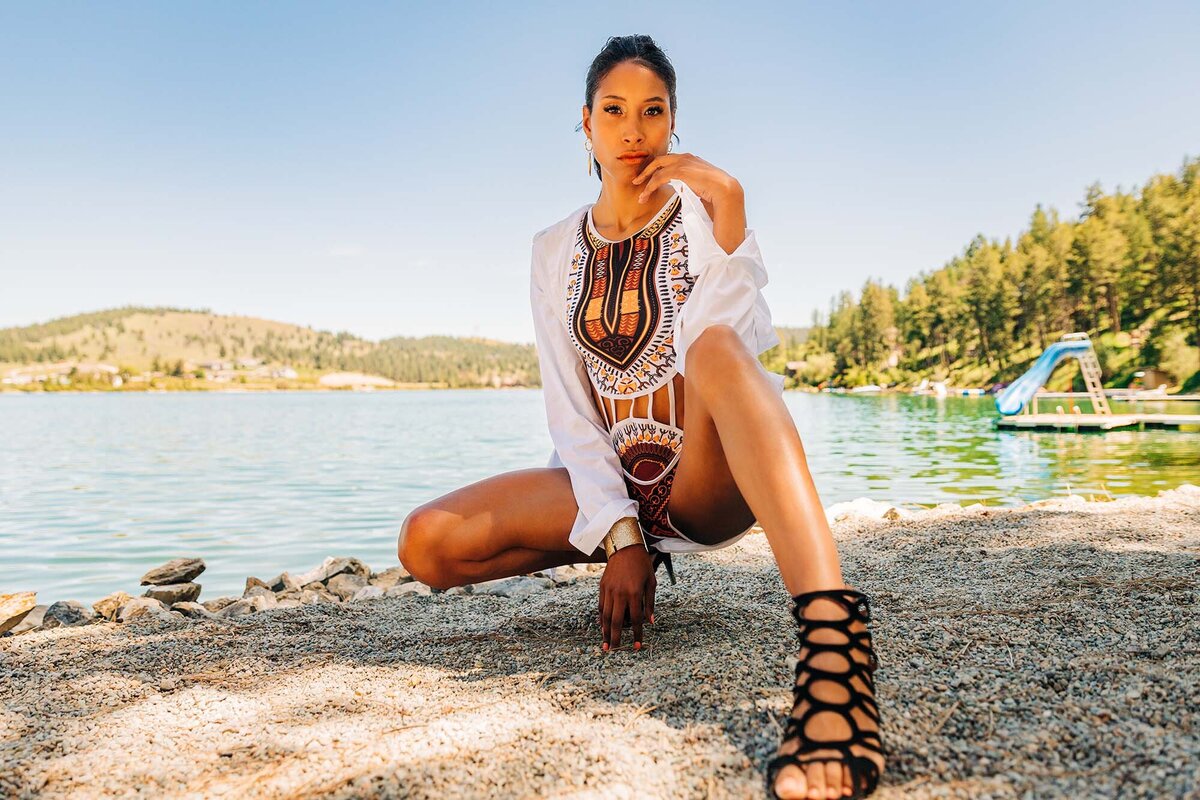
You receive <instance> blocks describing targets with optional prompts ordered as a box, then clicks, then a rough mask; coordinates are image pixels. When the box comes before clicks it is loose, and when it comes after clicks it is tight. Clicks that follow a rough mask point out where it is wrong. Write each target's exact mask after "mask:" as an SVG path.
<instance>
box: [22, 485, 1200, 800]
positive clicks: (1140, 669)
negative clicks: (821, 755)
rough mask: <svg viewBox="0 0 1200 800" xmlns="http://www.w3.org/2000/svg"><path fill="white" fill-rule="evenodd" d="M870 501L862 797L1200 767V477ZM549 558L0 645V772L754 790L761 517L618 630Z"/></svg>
mask: <svg viewBox="0 0 1200 800" xmlns="http://www.w3.org/2000/svg"><path fill="white" fill-rule="evenodd" d="M882 505H883V504H879V506H882ZM879 506H868V505H867V504H864V503H858V504H857V507H856V508H843V509H841V510H840V511H834V509H833V508H832V507H831V509H830V511H834V516H835V519H834V523H833V526H832V527H833V531H834V536H835V539H836V540H837V542H838V548H839V552H840V553H841V555H842V563H843V569H844V572H845V575H846V581H847V583H849V584H850V585H853V586H856V587H857V588H860V589H862V590H863V591H864V592H866V593H867V594H868V595H869V596H870V597H871V601H872V611H873V622H872V631H873V637H874V639H875V643H876V652H877V654H878V656H879V658H880V663H881V667H880V670H879V671H878V672H877V673H876V682H877V687H878V699H879V704H880V707H881V710H882V713H883V715H884V716H883V731H884V741H885V743H886V744H887V746H888V747H889V749H890V750H891V752H892V755H891V758H890V759H889V762H888V765H887V769H886V770H885V773H884V777H883V785H882V787H881V789H880V791H879V792H878V793H877V795H876V796H878V797H880V798H881V799H883V800H890V799H891V798H927V797H928V798H932V797H947V796H961V797H966V796H970V797H975V796H983V795H988V796H992V797H1017V796H1027V795H1029V796H1037V797H1053V798H1058V797H1064V798H1065V797H1080V796H1088V797H1115V796H1120V797H1123V798H1124V797H1147V798H1149V797H1187V796H1189V795H1188V794H1187V792H1189V791H1192V790H1194V788H1195V786H1197V785H1200V768H1197V767H1196V765H1197V764H1200V702H1198V701H1197V699H1196V698H1197V697H1200V659H1198V658H1197V653H1198V651H1197V649H1196V648H1197V644H1196V643H1197V642H1198V641H1200V610H1198V604H1197V595H1198V593H1200V579H1198V577H1197V576H1198V574H1200V569H1198V568H1200V488H1198V487H1196V486H1193V485H1185V486H1182V487H1179V488H1177V489H1172V490H1169V491H1163V492H1160V493H1159V495H1158V496H1157V497H1126V498H1120V499H1117V500H1112V501H1086V500H1084V499H1083V498H1081V497H1078V496H1073V497H1071V498H1052V499H1049V500H1043V501H1037V502H1035V503H1030V504H1027V505H1024V506H1019V507H1013V508H1004V507H995V506H978V505H977V506H973V507H967V508H962V507H959V506H952V505H951V504H942V505H941V506H935V507H934V508H931V509H926V510H922V511H915V512H906V511H904V510H903V509H896V510H895V513H891V514H889V513H888V512H889V509H880V508H879ZM330 566H331V567H332V566H337V565H336V564H331V565H330ZM364 566H365V565H364ZM595 566H601V565H595ZM350 567H351V568H350V569H349V570H348V571H347V570H343V571H341V572H339V573H338V575H335V576H333V577H332V578H330V579H327V580H326V581H325V585H326V589H327V590H329V588H330V587H329V585H328V584H329V580H335V581H336V579H337V578H338V577H339V576H345V575H351V574H353V573H354V572H355V569H356V568H355V567H353V565H350ZM560 569H563V570H566V569H571V570H574V574H567V573H566V572H564V573H563V574H562V575H561V576H559V577H561V578H562V581H561V583H560V582H559V581H557V580H555V579H554V578H552V577H548V576H535V577H524V578H521V579H520V580H515V579H511V578H510V579H504V580H503V581H501V582H492V583H493V584H494V585H493V586H491V587H485V589H489V590H490V589H495V588H500V587H499V584H501V583H504V582H505V581H508V582H510V583H509V588H508V590H507V593H500V592H495V591H479V592H475V591H472V592H467V591H465V590H464V591H461V592H458V591H455V590H450V591H448V592H440V593H434V592H429V593H428V594H426V593H423V592H421V591H420V590H418V589H411V590H408V591H407V592H405V593H403V594H401V593H395V594H393V595H392V596H386V593H387V591H389V590H388V589H383V590H382V592H383V594H384V596H377V597H370V598H366V599H360V600H358V601H356V602H355V601H351V602H340V603H316V604H302V605H300V606H296V607H290V608H289V607H284V608H279V607H278V606H276V607H275V608H273V609H265V610H262V611H255V612H251V613H247V614H243V615H234V616H232V618H218V619H208V618H200V619H191V618H183V617H182V615H181V614H180V615H179V616H176V613H177V612H167V614H166V615H163V614H157V613H154V612H147V613H143V614H141V615H140V616H136V617H134V618H132V619H131V620H130V621H128V622H125V623H104V624H87V625H81V626H78V627H64V626H60V627H58V628H52V629H48V630H40V631H33V632H29V633H24V634H21V635H19V636H11V637H5V638H3V639H0V674H2V675H3V678H4V680H0V730H2V731H4V732H5V733H6V734H7V735H0V795H3V796H13V797H18V798H25V797H30V798H32V797H35V796H36V797H43V798H54V797H67V796H78V795H79V794H80V793H82V794H87V795H89V796H93V795H101V796H114V797H115V796H132V795H134V794H136V795H137V796H150V797H174V796H181V795H186V794H205V795H229V796H236V795H245V794H248V793H253V794H255V795H256V796H262V797H280V798H283V797H389V796H398V795H403V796H411V797H439V796H460V795H464V794H465V795H469V796H485V795H492V796H503V797H507V796H526V795H529V794H537V795H547V794H552V795H556V796H568V795H570V796H576V797H599V796H640V797H706V796H714V795H720V796H733V797H759V796H762V769H763V767H764V765H765V762H766V760H767V759H768V758H769V757H770V756H771V755H773V754H774V751H775V748H776V747H777V745H778V743H779V731H780V728H779V725H780V720H781V717H782V715H784V714H786V713H787V710H788V708H789V707H790V702H791V694H790V682H791V677H792V675H791V666H790V663H789V661H788V658H789V655H790V654H791V653H792V652H793V648H794V643H795V635H796V630H795V624H794V622H792V621H791V620H790V617H789V616H788V614H787V605H786V603H787V597H786V592H785V590H784V587H783V585H782V582H781V580H780V578H779V575H778V570H777V569H776V568H775V566H774V560H773V557H772V555H771V552H770V548H769V545H768V543H767V541H766V538H765V536H761V535H759V536H755V535H750V536H747V537H745V538H744V539H742V540H741V541H739V542H738V543H737V544H735V545H733V546H731V547H729V548H726V549H722V550H717V551H712V552H709V553H703V554H688V557H686V558H678V559H677V562H676V572H677V576H678V578H679V583H678V584H677V585H671V584H670V583H669V582H667V581H666V580H665V578H664V579H663V580H661V581H660V582H659V585H658V594H657V599H656V616H657V618H658V622H657V624H656V625H653V626H647V628H646V632H645V637H644V641H645V645H644V647H643V649H642V650H641V651H638V652H633V651H632V649H631V647H630V644H631V642H628V641H626V640H625V637H622V645H621V647H620V648H618V649H617V650H615V651H614V652H612V653H610V654H608V655H607V656H604V655H602V654H601V651H600V648H599V639H600V634H599V628H598V626H597V624H596V620H595V598H596V591H597V587H598V580H599V572H592V571H589V570H576V569H575V568H560ZM310 572H311V570H310ZM382 574H383V573H373V575H374V576H376V577H378V576H381V575H382ZM309 577H312V576H309ZM359 577H360V578H361V576H359ZM268 580H271V579H268ZM367 581H368V584H369V582H370V578H368V579H367ZM265 582H266V581H263V582H262V583H265ZM357 582H358V581H356V580H349V579H345V580H341V581H338V582H337V583H336V584H335V586H334V587H333V588H337V589H339V590H340V591H342V592H345V591H347V590H349V588H350V587H351V586H352V585H353V584H356V583H357ZM413 583H414V582H412V581H398V582H397V583H396V584H395V585H393V587H391V588H392V589H395V588H397V587H402V586H405V585H411V584H413ZM549 584H553V586H550V585H549ZM268 591H271V590H270V589H269V587H263V586H258V585H252V586H250V587H249V589H248V592H249V593H250V597H251V598H253V597H265V594H264V593H265V592H268ZM285 591H287V589H286V588H285ZM301 591H303V589H301ZM313 591H315V590H313ZM359 591H361V589H359ZM271 593H272V594H275V592H273V591H271ZM368 594H371V593H368ZM246 600H247V598H242V599H241V600H239V601H236V602H245V601H246ZM249 602H250V604H251V605H253V604H254V602H255V601H253V600H250V601H249ZM263 602H269V601H266V600H264V601H263ZM747 621H753V624H749V625H748V624H746V623H747Z"/></svg>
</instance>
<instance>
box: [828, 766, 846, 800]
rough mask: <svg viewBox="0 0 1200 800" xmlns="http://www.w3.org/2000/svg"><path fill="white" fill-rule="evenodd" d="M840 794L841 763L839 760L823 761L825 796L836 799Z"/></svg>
mask: <svg viewBox="0 0 1200 800" xmlns="http://www.w3.org/2000/svg"><path fill="white" fill-rule="evenodd" d="M841 796H842V763H841V762H840V761H827V762H825V797H826V798H827V799H828V800H837V798H839V797H841Z"/></svg>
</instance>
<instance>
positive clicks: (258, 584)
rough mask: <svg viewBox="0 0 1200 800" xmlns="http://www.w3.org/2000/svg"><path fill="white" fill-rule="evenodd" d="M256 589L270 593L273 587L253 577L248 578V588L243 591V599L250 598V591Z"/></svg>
mask: <svg viewBox="0 0 1200 800" xmlns="http://www.w3.org/2000/svg"><path fill="white" fill-rule="evenodd" d="M255 588H258V589H266V590H267V591H268V592H269V591H271V587H270V585H269V584H268V583H267V582H266V581H264V580H262V579H261V578H256V577H254V576H253V575H251V576H250V577H248V578H246V588H245V589H244V590H243V591H242V597H249V596H250V590H251V589H255Z"/></svg>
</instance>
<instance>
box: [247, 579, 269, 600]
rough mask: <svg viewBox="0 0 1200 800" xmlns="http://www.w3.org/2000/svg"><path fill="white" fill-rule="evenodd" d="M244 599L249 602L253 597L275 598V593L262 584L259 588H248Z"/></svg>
mask: <svg viewBox="0 0 1200 800" xmlns="http://www.w3.org/2000/svg"><path fill="white" fill-rule="evenodd" d="M242 597H243V598H244V599H246V600H249V599H250V598H251V597H270V598H274V597H275V593H274V592H272V591H271V590H270V589H269V588H267V587H266V586H264V585H263V584H261V583H260V584H258V585H257V586H247V587H246V591H245V592H244V593H243V594H242Z"/></svg>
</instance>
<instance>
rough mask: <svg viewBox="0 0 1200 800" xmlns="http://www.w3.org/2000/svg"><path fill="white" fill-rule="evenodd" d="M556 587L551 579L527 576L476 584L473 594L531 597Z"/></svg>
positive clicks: (472, 590)
mask: <svg viewBox="0 0 1200 800" xmlns="http://www.w3.org/2000/svg"><path fill="white" fill-rule="evenodd" d="M553 586H554V581H553V580H551V579H550V578H531V577H528V576H526V575H516V576H514V577H511V578H499V579H497V580H494V581H485V582H483V583H476V584H474V586H473V588H472V589H471V592H472V594H493V595H497V596H499V597H517V598H519V597H529V596H530V595H531V594H537V593H539V592H544V591H546V590H547V589H549V588H552V587H553Z"/></svg>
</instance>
